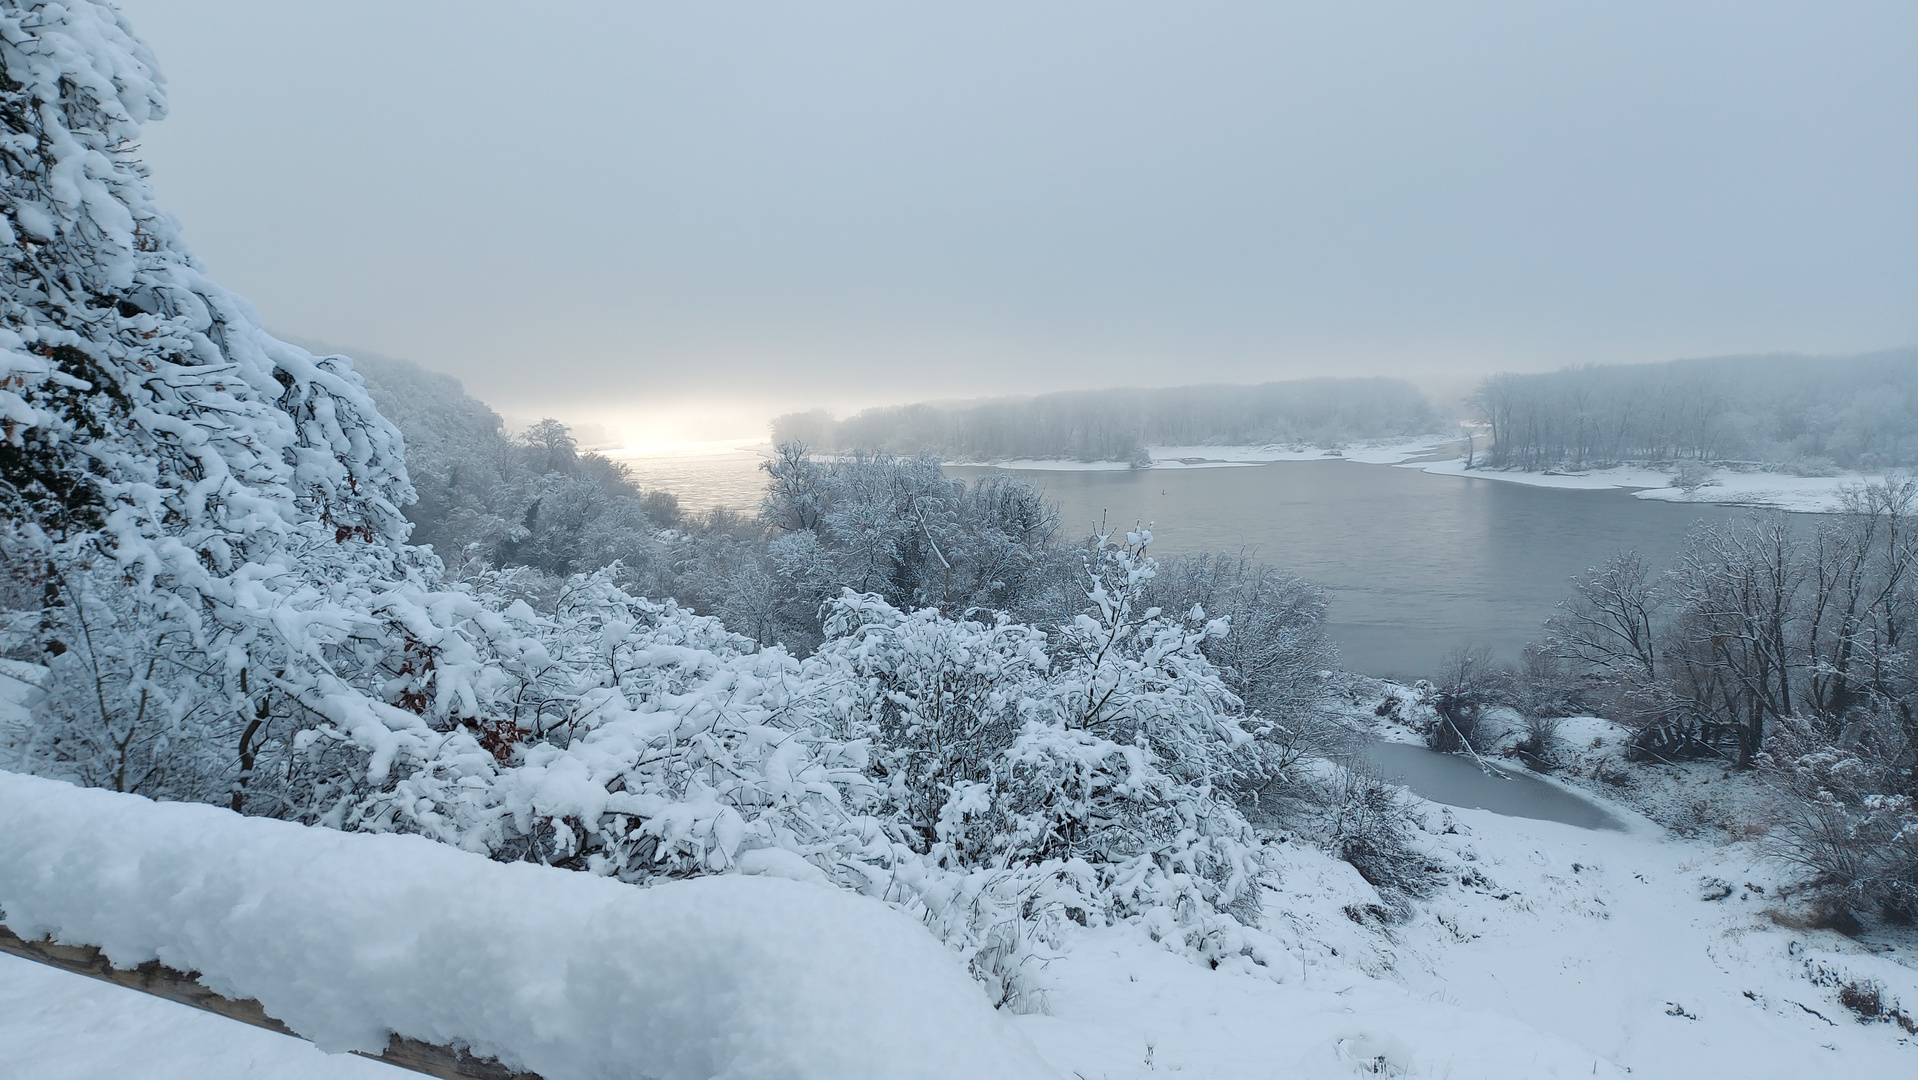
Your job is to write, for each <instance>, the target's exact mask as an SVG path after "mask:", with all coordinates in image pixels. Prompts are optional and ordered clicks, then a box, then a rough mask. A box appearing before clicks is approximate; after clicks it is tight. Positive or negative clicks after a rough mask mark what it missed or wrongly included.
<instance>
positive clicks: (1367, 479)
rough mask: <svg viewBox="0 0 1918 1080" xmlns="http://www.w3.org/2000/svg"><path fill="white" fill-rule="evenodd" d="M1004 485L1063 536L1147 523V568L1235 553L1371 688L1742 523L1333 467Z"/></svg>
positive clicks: (1032, 476)
mask: <svg viewBox="0 0 1918 1080" xmlns="http://www.w3.org/2000/svg"><path fill="white" fill-rule="evenodd" d="M947 471H948V472H950V473H952V474H954V475H957V476H966V477H975V476H978V475H980V474H982V473H984V472H986V471H988V470H986V469H983V468H973V467H948V470H947ZM1017 475H1019V476H1020V477H1021V478H1023V479H1025V480H1027V481H1030V482H1031V483H1033V484H1035V485H1037V486H1038V487H1040V488H1043V489H1044V490H1045V491H1046V493H1047V494H1048V495H1050V496H1051V497H1052V498H1053V499H1054V500H1056V501H1058V502H1059V504H1060V506H1061V512H1062V517H1063V525H1064V526H1065V531H1066V532H1068V533H1075V532H1089V531H1090V530H1091V529H1093V528H1094V527H1095V526H1097V525H1098V524H1099V522H1100V520H1101V518H1103V519H1104V520H1105V521H1107V522H1108V523H1109V524H1111V525H1114V526H1117V527H1119V528H1121V529H1124V528H1127V527H1130V526H1131V525H1133V524H1134V523H1148V524H1150V525H1151V526H1152V531H1153V534H1154V537H1155V543H1154V545H1153V548H1154V550H1155V551H1156V552H1157V553H1158V554H1159V555H1161V556H1162V557H1163V556H1167V555H1178V554H1184V553H1188V552H1197V551H1208V550H1209V551H1230V552H1237V551H1240V550H1242V549H1244V550H1250V551H1252V552H1254V553H1255V554H1256V555H1257V557H1258V558H1260V559H1262V560H1264V561H1267V562H1271V563H1274V564H1277V565H1279V566H1282V567H1284V568H1285V569H1287V570H1290V571H1292V572H1293V573H1296V574H1298V575H1300V576H1302V577H1305V578H1307V579H1309V580H1311V581H1315V582H1317V583H1319V584H1320V585H1323V586H1325V588H1326V589H1327V591H1329V592H1330V593H1331V599H1332V606H1331V612H1330V615H1329V617H1328V619H1327V624H1328V629H1329V630H1330V631H1331V634H1332V637H1333V639H1334V640H1336V641H1337V642H1338V644H1339V649H1340V652H1341V655H1342V656H1343V659H1344V663H1345V666H1346V667H1348V668H1350V669H1352V670H1354V671H1361V672H1365V673H1367V674H1371V675H1381V676H1402V677H1406V676H1409V677H1422V676H1425V675H1429V674H1431V673H1432V672H1434V671H1436V670H1437V669H1438V667H1439V663H1440V660H1441V658H1442V657H1443V656H1444V655H1445V653H1446V652H1447V651H1449V650H1451V649H1453V648H1455V647H1457V646H1459V645H1463V644H1485V645H1490V646H1491V647H1492V648H1493V649H1494V650H1495V651H1496V652H1497V653H1499V654H1500V655H1501V656H1502V657H1504V658H1505V659H1507V660H1516V659H1517V656H1518V652H1519V650H1520V649H1521V648H1522V647H1523V646H1524V644H1525V642H1527V641H1529V640H1537V639H1538V638H1539V637H1540V636H1541V633H1540V629H1539V627H1540V624H1541V623H1543V622H1544V620H1545V619H1546V618H1547V617H1548V616H1550V615H1551V614H1552V611H1553V608H1554V605H1556V604H1557V603H1558V601H1559V600H1560V599H1561V598H1563V597H1564V595H1565V594H1566V592H1567V590H1568V586H1569V581H1570V579H1571V578H1572V576H1573V575H1575V574H1578V573H1579V572H1581V571H1582V570H1584V569H1586V568H1587V567H1591V566H1596V565H1598V564H1599V563H1602V562H1604V561H1605V560H1606V559H1607V558H1609V557H1611V556H1612V555H1613V554H1614V553H1615V552H1618V551H1620V550H1623V549H1625V548H1637V549H1638V550H1639V551H1640V552H1641V553H1642V554H1643V555H1644V556H1645V557H1646V559H1647V561H1648V562H1649V563H1651V565H1652V566H1653V567H1654V568H1655V569H1660V570H1662V569H1663V568H1664V567H1666V566H1668V565H1670V563H1671V561H1672V559H1673V557H1674V556H1675V555H1676V554H1677V553H1678V551H1679V549H1680V547H1681V545H1682V544H1683V542H1684V538H1685V534H1686V533H1687V532H1688V531H1689V530H1690V529H1692V528H1693V527H1694V526H1696V525H1697V524H1698V523H1699V522H1701V521H1713V522H1718V521H1726V520H1730V519H1733V518H1737V517H1741V516H1743V515H1745V514H1746V513H1748V511H1745V510H1742V509H1738V508H1736V507H1725V506H1709V505H1696V504H1693V505H1678V504H1672V503H1662V502H1652V501H1648V500H1644V499H1635V498H1632V496H1631V494H1630V493H1629V492H1624V491H1567V490H1562V489H1555V488H1539V487H1528V486H1526V485H1523V484H1514V483H1508V482H1504V481H1497V480H1481V479H1478V478H1476V477H1461V476H1441V475H1434V474H1431V473H1426V472H1421V471H1419V470H1417V469H1401V468H1394V467H1391V466H1385V465H1365V464H1359V463H1357V462H1348V461H1337V460H1332V461H1301V462H1277V463H1274V464H1270V465H1259V466H1253V467H1247V468H1220V469H1146V470H1136V471H1135V470H1121V471H1112V472H1040V471H1023V472H1019V473H1018V474H1017Z"/></svg>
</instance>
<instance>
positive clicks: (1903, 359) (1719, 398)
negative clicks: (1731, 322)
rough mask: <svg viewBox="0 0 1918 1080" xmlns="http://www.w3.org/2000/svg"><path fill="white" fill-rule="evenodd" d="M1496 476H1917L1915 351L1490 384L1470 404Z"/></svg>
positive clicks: (1574, 373)
mask: <svg viewBox="0 0 1918 1080" xmlns="http://www.w3.org/2000/svg"><path fill="white" fill-rule="evenodd" d="M1472 403H1473V405H1474V406H1475V407H1476V408H1477V410H1478V412H1479V415H1480V417H1481V418H1482V419H1483V420H1484V421H1485V422H1487V423H1489V424H1490V425H1491V426H1492V448H1491V450H1490V451H1489V453H1488V454H1487V461H1486V464H1488V465H1490V466H1492V467H1494V468H1517V469H1533V470H1538V469H1550V468H1562V467H1570V468H1584V467H1590V466H1602V465H1608V464H1615V463H1622V462H1683V461H1707V462H1716V461H1749V462H1760V463H1765V464H1778V465H1788V466H1792V467H1796V468H1800V469H1804V470H1806V471H1814V472H1815V471H1825V470H1831V469H1841V468H1842V469H1862V470H1873V469H1886V468H1897V467H1905V466H1912V465H1918V348H1906V349H1894V350H1889V351H1885V352H1877V353H1868V354H1865V355H1862V356H1850V357H1839V358H1816V357H1808V356H1794V355H1774V356H1727V357H1717V358H1713V359H1704V360H1674V361H1670V362H1667V363H1659V364H1624V365H1616V366H1606V367H1579V368H1566V369H1564V370H1562V371H1555V372H1550V373H1546V374H1538V375H1514V374H1505V375H1495V376H1493V377H1492V378H1490V379H1487V380H1486V381H1485V382H1484V384H1482V385H1481V386H1480V387H1479V389H1478V391H1477V392H1476V393H1475V394H1474V395H1473V397H1472Z"/></svg>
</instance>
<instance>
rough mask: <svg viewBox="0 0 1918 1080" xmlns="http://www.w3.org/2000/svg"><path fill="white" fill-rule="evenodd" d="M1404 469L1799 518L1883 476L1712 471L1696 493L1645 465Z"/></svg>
mask: <svg viewBox="0 0 1918 1080" xmlns="http://www.w3.org/2000/svg"><path fill="white" fill-rule="evenodd" d="M1400 467H1401V468H1407V469H1418V470H1420V471H1422V472H1428V473H1433V474H1435V475H1440V476H1470V477H1474V478H1476V479H1480V480H1497V481H1500V482H1502V483H1508V484H1526V485H1528V486H1531V487H1549V488H1568V489H1572V490H1579V491H1606V490H1614V489H1618V488H1624V489H1627V490H1630V491H1631V492H1632V495H1633V496H1634V497H1636V498H1640V499H1652V500H1656V501H1659V502H1672V503H1718V504H1722V505H1730V506H1753V507H1762V508H1765V509H1771V510H1789V511H1792V512H1795V513H1807V514H1828V513H1832V512H1834V511H1836V510H1838V509H1839V508H1840V506H1841V500H1842V497H1843V494H1844V491H1845V489H1846V488H1850V487H1855V486H1857V485H1860V484H1867V483H1874V482H1879V481H1882V480H1884V479H1885V475H1884V474H1883V473H1857V472H1843V473H1835V474H1833V475H1831V476H1795V475H1792V474H1790V473H1781V472H1760V471H1751V472H1745V471H1737V470H1732V469H1723V468H1721V469H1713V470H1712V471H1711V473H1710V475H1709V476H1708V477H1707V478H1706V479H1705V480H1704V482H1703V483H1702V484H1700V485H1699V486H1697V487H1694V488H1679V487H1674V486H1673V485H1672V474H1671V473H1669V472H1662V471H1660V470H1658V469H1654V468H1650V467H1647V466H1642V465H1619V466H1615V467H1613V468H1609V469H1588V470H1584V471H1580V472H1522V471H1519V470H1506V469H1483V468H1479V469H1469V470H1468V469H1467V468H1466V467H1465V461H1464V459H1463V458H1452V459H1449V460H1445V461H1430V462H1412V463H1409V464H1402V465H1400Z"/></svg>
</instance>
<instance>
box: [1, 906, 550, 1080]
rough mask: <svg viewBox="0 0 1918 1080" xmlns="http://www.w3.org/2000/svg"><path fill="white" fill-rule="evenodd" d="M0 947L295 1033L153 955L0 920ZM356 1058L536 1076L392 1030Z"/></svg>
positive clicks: (434, 1072) (447, 1072) (478, 1075)
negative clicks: (23, 932) (31, 933)
mask: <svg viewBox="0 0 1918 1080" xmlns="http://www.w3.org/2000/svg"><path fill="white" fill-rule="evenodd" d="M0 952H4V953H12V954H13V955H14V956H19V957H24V958H26V959H28V960H32V961H34V962H36V963H41V964H46V965H48V966H49V967H56V968H59V969H60V970H62V971H71V972H73V973H74V974H76V975H86V976H88V977H90V978H95V979H99V980H101V981H103V982H110V983H112V984H114V985H115V986H124V987H127V988H128V989H132V990H138V991H141V992H142V993H147V994H152V995H153V996H154V997H162V998H165V999H167V1000H168V1001H177V1002H179V1003H180V1004H182V1005H191V1006H192V1007H194V1008H196V1009H204V1010H205V1011H207V1012H210V1013H217V1014H218V1015H220V1016H224V1017H226V1018H227V1019H229V1020H238V1021H240V1022H241V1023H243V1024H252V1025H253V1026H254V1027H261V1028H265V1029H266V1030H268V1031H276V1032H279V1033H280V1034H281V1035H291V1036H293V1037H294V1038H296V1039H297V1038H299V1037H300V1035H299V1033H298V1032H296V1031H294V1030H293V1029H292V1028H289V1027H287V1026H286V1025H285V1024H282V1023H280V1022H279V1021H278V1020H275V1019H274V1018H272V1017H271V1016H268V1015H267V1014H266V1010H265V1009H264V1008H262V1007H261V1005H260V1003H259V1002H257V1001H254V1000H253V999H252V998H241V999H238V1000H235V999H233V998H229V997H223V996H221V995H219V994H216V993H214V992H213V991H211V990H209V989H207V988H206V987H205V986H203V985H202V984H201V983H200V979H199V973H198V972H192V971H179V970H177V969H174V968H170V967H167V966H166V965H164V964H162V963H160V962H159V961H158V960H149V961H147V962H146V963H144V964H141V965H140V966H139V967H136V968H116V967H114V966H113V964H112V963H110V962H109V961H108V960H107V958H106V954H105V953H102V952H101V951H100V950H99V949H96V948H94V947H93V946H91V945H61V944H58V943H56V942H52V941H27V940H25V939H23V938H21V937H20V936H19V935H18V934H15V933H14V932H13V931H11V930H9V929H7V928H6V927H5V926H4V925H0ZM354 1053H356V1054H359V1055H360V1056H361V1057H365V1058H371V1059H372V1060H374V1061H384V1062H386V1063H387V1064H388V1065H396V1066H398V1067H399V1068H402V1069H410V1070H412V1071H413V1072H417V1073H425V1074H426V1075H428V1076H437V1077H440V1078H441V1080H540V1077H539V1076H538V1075H537V1074H535V1073H529V1072H514V1071H513V1070H512V1069H509V1068H507V1067H506V1066H504V1065H502V1064H500V1063H499V1062H497V1061H495V1060H493V1059H492V1058H481V1057H474V1056H473V1055H471V1054H469V1053H467V1052H466V1051H464V1050H461V1049H458V1048H456V1047H451V1046H435V1045H433V1044H432V1043H423V1042H420V1041H419V1040H418V1039H406V1038H402V1037H400V1036H398V1035H393V1036H391V1037H390V1038H389V1039H388V1040H387V1044H386V1049H385V1050H384V1051H382V1052H381V1053H378V1054H364V1053H360V1052H359V1051H357V1050H356V1051H354Z"/></svg>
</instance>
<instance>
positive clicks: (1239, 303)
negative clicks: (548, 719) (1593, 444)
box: [122, 0, 1918, 437]
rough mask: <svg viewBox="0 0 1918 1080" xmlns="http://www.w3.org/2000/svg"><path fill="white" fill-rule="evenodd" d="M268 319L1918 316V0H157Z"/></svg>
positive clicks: (399, 345) (841, 388)
mask: <svg viewBox="0 0 1918 1080" xmlns="http://www.w3.org/2000/svg"><path fill="white" fill-rule="evenodd" d="M122 6H123V9H124V10H125V11H126V12H127V13H128V16H129V17H130V19H131V21H132V23H133V26H134V28H135V29H136V31H138V32H140V33H141V34H142V35H143V36H144V37H145V38H146V39H147V40H148V41H149V43H150V44H151V45H152V46H153V48H154V50H155V52H156V53H157V55H158V57H159V59H160V62H161V66H162V69H163V71H164V72H165V73H166V75H167V78H168V85H169V92H170V96H171V100H172V115H171V116H170V118H169V119H167V120H166V122H164V123H161V124H157V125H154V126H152V127H151V128H150V129H149V132H148V134H147V136H146V141H145V144H144V156H145V157H146V158H147V160H148V161H149V162H151V163H152V165H153V167H154V173H155V179H154V183H155V185H156V189H157V192H158V195H159V198H160V199H161V200H162V202H163V203H164V204H165V205H167V206H169V207H170V208H171V209H172V210H173V212H174V213H176V214H177V215H178V216H179V218H180V219H181V220H182V222H183V223H184V226H185V230H186V237H187V239H188V241H189V242H190V243H192V244H193V246H194V248H195V250H196V251H197V252H198V253H199V254H200V255H201V256H202V258H203V259H205V261H206V262H207V264H208V267H209V269H210V270H211V271H212V272H213V273H214V274H216V275H218V277H219V278H220V280H222V281H224V282H227V283H228V284H230V285H231V286H232V287H233V288H234V289H235V290H236V291H238V292H240V293H241V294H243V295H245V296H248V297H249V298H251V299H252V300H253V301H254V302H255V303H256V304H257V305H258V307H259V309H260V311H261V313H262V317H263V318H264V320H265V321H266V323H267V325H268V326H270V327H273V328H275V329H276V330H278V331H280V332H282V333H286V334H292V335H298V336H301V337H305V338H313V339H320V340H324V341H328V342H336V343H340V344H343V345H348V346H352V347H356V348H360V349H365V350H373V351H377V352H381V353H386V354H390V355H396V356H403V357H408V358H411V359H414V360H417V361H420V362H422V363H424V364H426V365H427V366H428V367H430V368H433V369H435V370H439V371H444V372H448V373H452V374H455V375H457V376H459V377H460V378H461V379H463V380H464V381H465V382H466V384H467V386H468V387H469V388H470V389H471V390H473V391H474V392H475V393H476V394H477V395H478V396H480V397H481V398H482V399H484V400H486V401H488V402H489V403H491V404H493V405H495V406H496V407H497V408H499V409H500V410H501V411H502V412H504V413H506V414H508V415H509V416H527V417H536V416H539V415H542V414H549V413H550V414H554V415H559V416H562V417H565V418H566V419H568V420H569V421H573V422H576V423H604V424H609V425H615V426H618V425H631V424H634V423H638V424H639V425H640V426H641V427H643V428H645V429H646V433H650V434H660V433H664V434H666V435H668V436H671V437H697V436H698V435H700V434H702V433H705V434H719V435H733V434H737V433H741V432H763V430H764V427H763V424H764V421H765V419H766V418H768V417H770V416H772V415H774V414H775V413H779V412H784V411H788V410H790V409H800V408H809V407H814V406H824V407H828V408H832V409H834V410H836V411H839V412H840V413H841V414H842V415H843V414H844V413H845V412H848V411H851V410H853V409H855V408H859V407H863V406H868V405H875V404H883V403H891V402H899V401H905V400H913V399H922V398H927V397H938V396H956V397H977V396H981V395H986V394H996V393H1009V392H1045V391H1053V390H1063V389H1080V388H1091V387H1100V386H1114V385H1133V386H1152V385H1171V384H1189V383H1194V382H1247V383H1253V382H1261V381H1266V380H1270V379H1280V378H1290V377H1299V376H1304V375H1317V374H1335V375H1395V376H1403V377H1409V378H1412V379H1414V380H1416V381H1419V382H1421V383H1422V384H1424V385H1427V386H1432V385H1434V384H1439V383H1443V384H1444V385H1445V387H1447V388H1449V387H1452V386H1459V387H1464V386H1467V385H1469V383H1470V382H1472V381H1475V380H1476V377H1477V376H1479V375H1482V374H1485V373H1488V372H1490V371H1492V370H1502V369H1519V370H1537V369H1543V368H1551V367H1555V366H1558V365H1560V364H1563V363H1572V362H1580V363H1582V362H1593V361H1645V360H1661V359H1668V358H1672V357H1677V356H1697V355H1723V354H1732V353H1747V352H1752V353H1755V352H1770V351H1776V350H1795V351H1804V352H1810V353H1838V352H1857V351H1864V350H1868V349H1874V348H1884V347H1888V346H1893V345H1899V344H1905V343H1908V342H1910V341H1912V340H1914V339H1918V200H1913V199H1912V198H1911V192H1912V191H1914V190H1918V139H1913V138H1912V132H1913V131H1914V130H1918V44H1914V43H1918V8H1913V7H1912V6H1911V5H1908V4H1903V3H1896V2H1887V3H1876V4H1871V3H1864V4H1841V5H1774V4H1765V5H1749V4H1737V5H1733V4H1695V5H1686V6H1684V7H1682V8H1678V7H1675V6H1673V5H1667V4H1645V3H1636V4H1611V5H1603V6H1589V7H1571V6H1565V5H1547V6H1541V5H1534V4H1516V3H1509V4H1497V3H1493V4H1485V3H1474V4H1454V5H1444V6H1431V5H1412V4H1378V3H1361V4H1342V5H1286V6H1277V5H1252V4H1205V5H1198V6H1183V5H1182V6H1180V7H1178V8H1176V9H1173V8H1164V7H1159V6H1156V5H1142V4H1097V5H1094V4H1054V5H1046V6H1045V7H1044V8H1043V9H1040V8H1035V7H1033V6H1032V5H1009V4H990V3H987V4H971V5H965V6H964V7H963V9H958V8H955V9H947V10H932V9H924V8H916V9H902V8H899V7H896V6H893V5H879V4H869V5H868V4H843V3H835V4H828V5H806V6H804V7H803V8H802V7H792V6H783V5H762V4H747V5H726V6H721V7H708V6H698V7H682V6H668V5H656V4H647V5H626V4H566V5H554V6H542V7H540V8H538V9H533V8H529V7H527V6H526V5H518V4H515V5H507V4H497V3H464V2H462V3H433V2H418V3H408V4H405V5H392V4H378V3H364V2H352V0H342V2H336V3H329V4H323V5H321V4H285V3H259V2H257V0H256V2H253V3H240V2H238V0H165V2H164V3H162V2H158V0H128V2H126V3H124V4H123V5H122Z"/></svg>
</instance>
